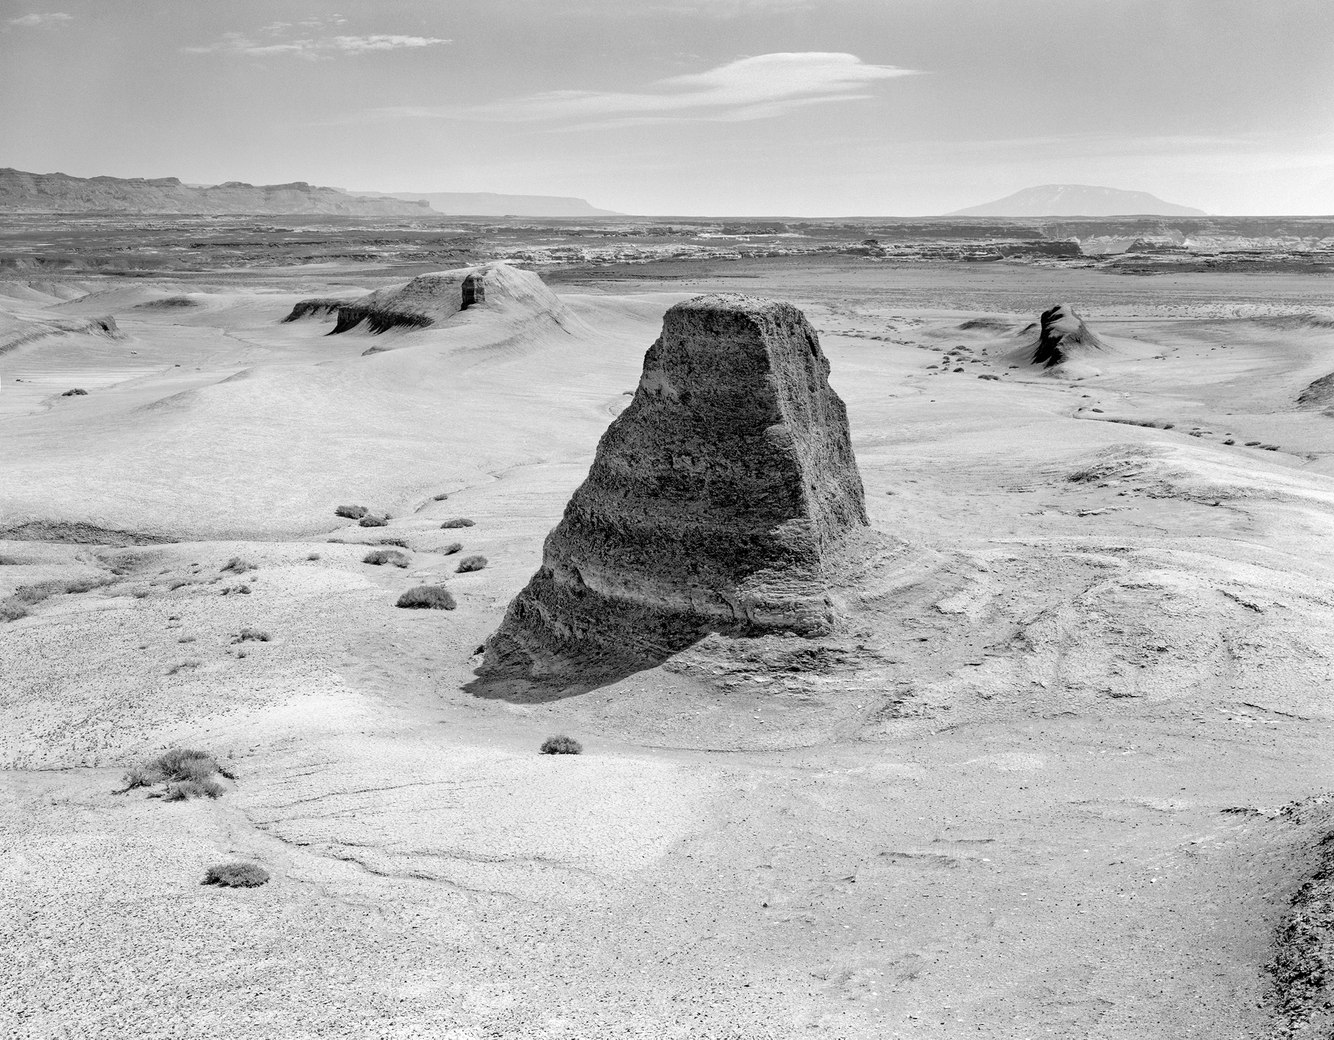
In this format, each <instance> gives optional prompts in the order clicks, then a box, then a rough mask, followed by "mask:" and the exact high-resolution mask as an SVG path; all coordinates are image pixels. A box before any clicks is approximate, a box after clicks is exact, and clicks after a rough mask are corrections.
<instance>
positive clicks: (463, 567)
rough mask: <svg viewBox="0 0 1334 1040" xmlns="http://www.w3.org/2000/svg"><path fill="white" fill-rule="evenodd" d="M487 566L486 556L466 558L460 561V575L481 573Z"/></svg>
mask: <svg viewBox="0 0 1334 1040" xmlns="http://www.w3.org/2000/svg"><path fill="white" fill-rule="evenodd" d="M485 566H486V557H485V556H465V557H464V558H463V559H461V560H459V566H458V573H460V574H467V573H468V571H480V570H481V569H482V568H483V567H485Z"/></svg>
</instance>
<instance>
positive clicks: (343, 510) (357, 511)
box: [334, 506, 370, 520]
mask: <svg viewBox="0 0 1334 1040" xmlns="http://www.w3.org/2000/svg"><path fill="white" fill-rule="evenodd" d="M369 512H370V510H369V509H367V508H366V507H365V506H339V507H338V508H337V509H335V510H334V516H345V517H347V518H348V519H349V520H360V519H361V518H362V517H363V516H365V515H366V514H367V513H369Z"/></svg>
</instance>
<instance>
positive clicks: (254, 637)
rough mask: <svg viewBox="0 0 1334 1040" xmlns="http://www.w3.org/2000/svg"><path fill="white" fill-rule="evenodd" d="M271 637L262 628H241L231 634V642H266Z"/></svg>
mask: <svg viewBox="0 0 1334 1040" xmlns="http://www.w3.org/2000/svg"><path fill="white" fill-rule="evenodd" d="M272 638H273V637H272V636H270V635H269V634H268V633H267V632H265V631H264V629H262V628H248V627H247V628H243V629H241V631H239V632H237V633H236V635H234V636H232V642H233V643H267V642H268V641H269V640H270V639H272Z"/></svg>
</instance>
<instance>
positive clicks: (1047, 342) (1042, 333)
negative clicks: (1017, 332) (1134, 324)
mask: <svg viewBox="0 0 1334 1040" xmlns="http://www.w3.org/2000/svg"><path fill="white" fill-rule="evenodd" d="M1040 320H1041V328H1040V330H1039V332H1038V339H1037V342H1036V343H1029V344H1027V345H1025V346H1024V347H1022V348H1021V349H1020V350H1019V351H1017V352H1016V357H1017V360H1019V361H1021V362H1022V363H1025V364H1030V365H1038V366H1040V367H1042V368H1055V367H1056V366H1057V365H1064V364H1067V363H1069V362H1071V361H1078V360H1082V359H1084V358H1086V357H1087V356H1088V355H1089V354H1093V353H1097V352H1102V351H1106V350H1107V344H1105V343H1104V342H1103V341H1102V340H1100V339H1099V338H1098V337H1097V336H1096V335H1095V334H1094V333H1093V330H1092V329H1090V328H1089V327H1088V326H1087V325H1086V324H1085V323H1084V319H1083V318H1081V317H1080V316H1079V315H1078V314H1077V313H1076V312H1075V309H1074V308H1073V307H1071V306H1070V304H1068V303H1058V304H1056V305H1055V306H1054V307H1049V308H1047V310H1045V311H1043V312H1042V317H1041V319H1040Z"/></svg>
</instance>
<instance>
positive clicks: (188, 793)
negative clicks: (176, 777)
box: [149, 780, 225, 802]
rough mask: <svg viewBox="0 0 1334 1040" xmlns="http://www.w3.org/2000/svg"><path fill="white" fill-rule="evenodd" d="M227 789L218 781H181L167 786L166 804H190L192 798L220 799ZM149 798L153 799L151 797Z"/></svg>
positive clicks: (162, 796) (164, 794)
mask: <svg viewBox="0 0 1334 1040" xmlns="http://www.w3.org/2000/svg"><path fill="white" fill-rule="evenodd" d="M224 790H225V788H224V787H223V786H222V784H220V783H218V782H217V781H216V780H181V781H178V782H175V783H169V784H167V789H166V790H165V791H163V792H162V795H161V798H162V800H163V801H164V802H188V801H189V800H190V799H191V798H220V797H222V792H223V791H224ZM149 797H152V796H151V795H150V796H149Z"/></svg>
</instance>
